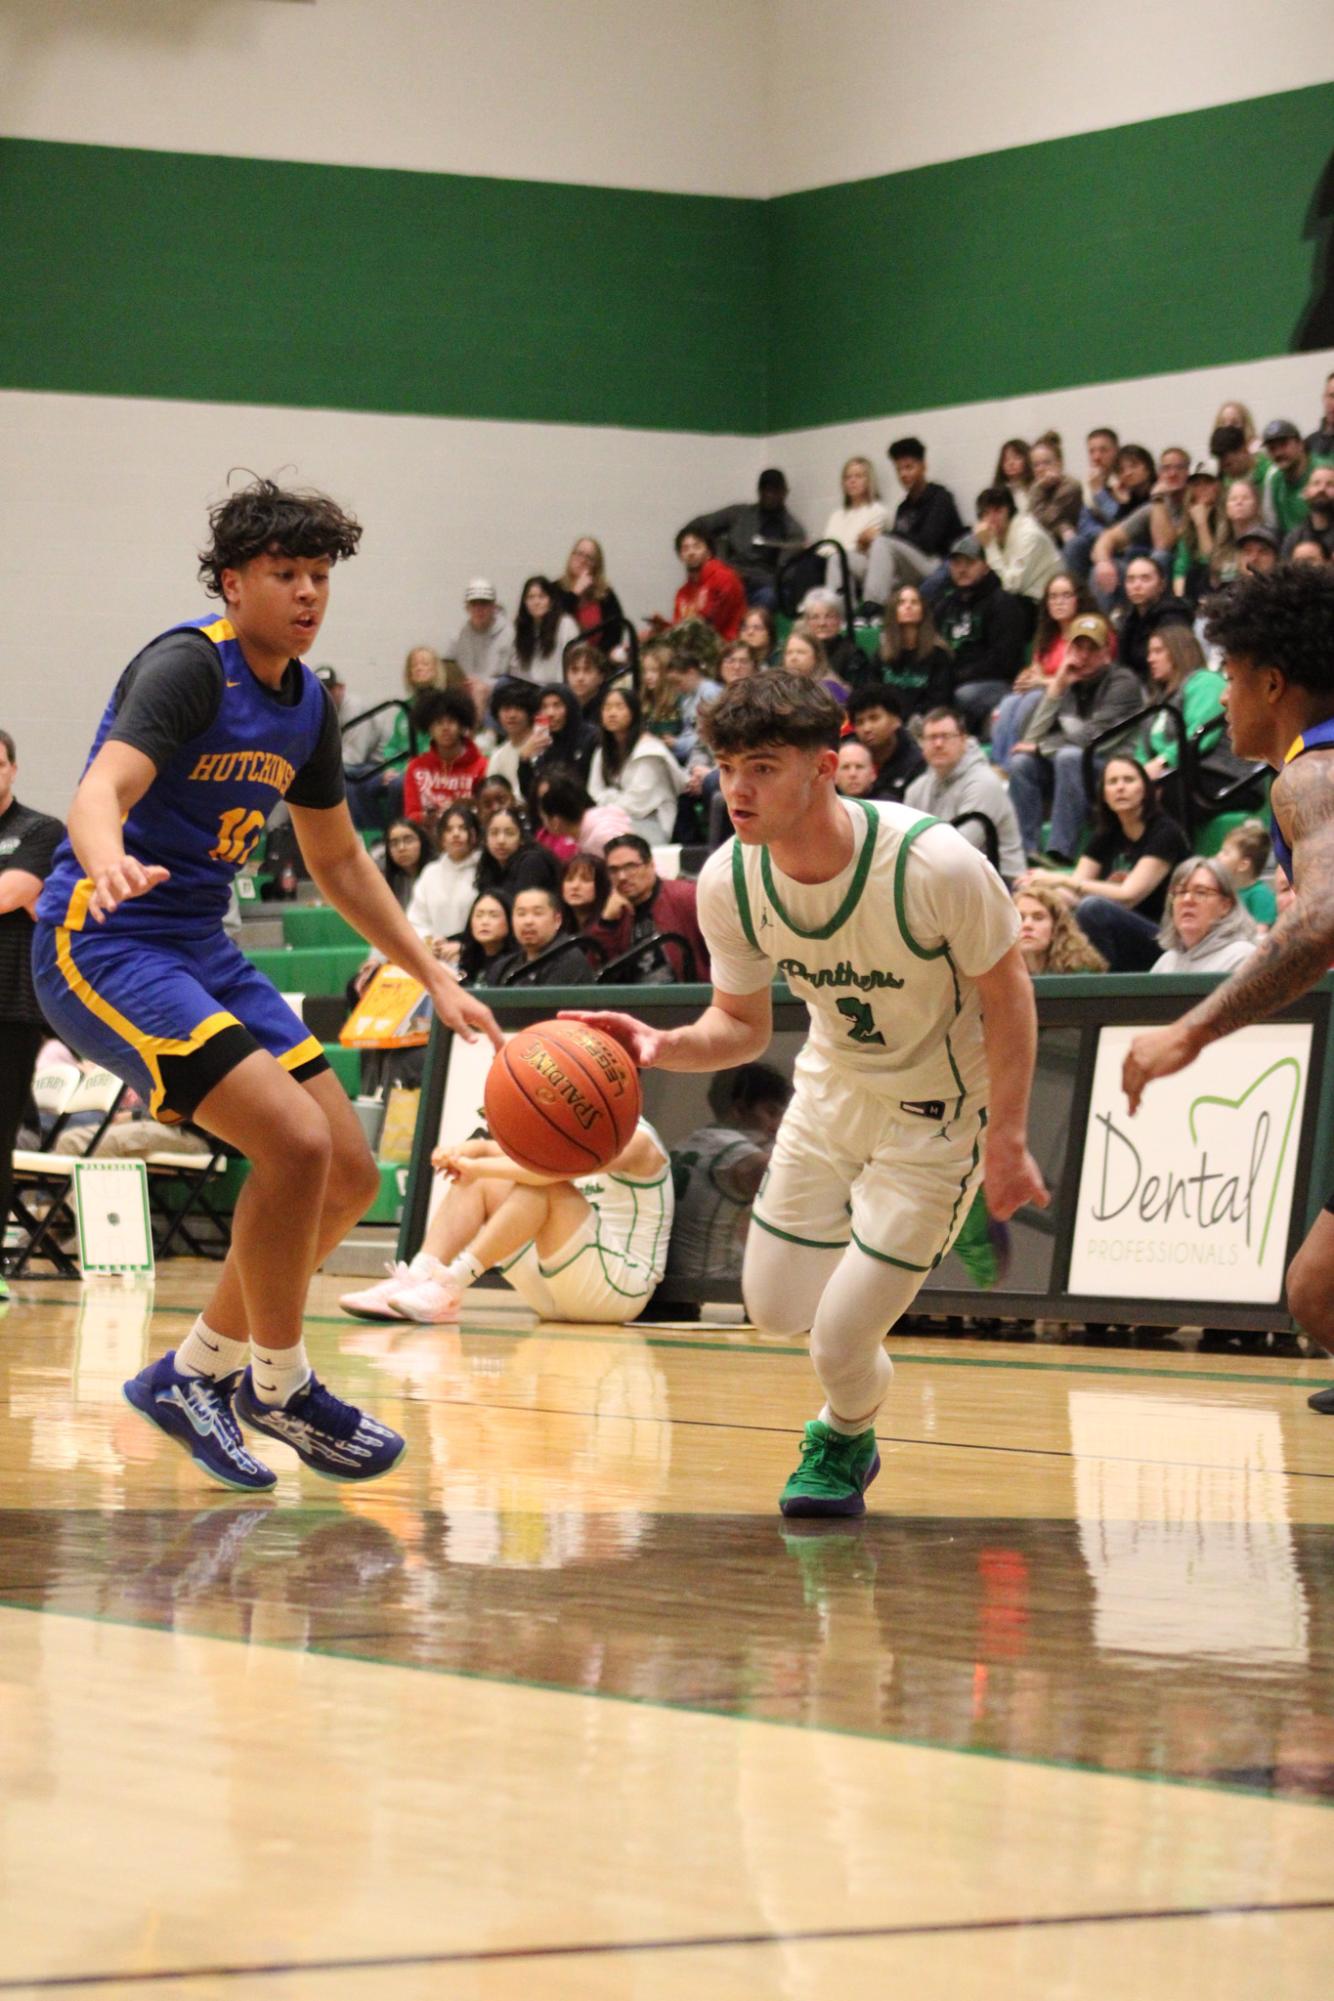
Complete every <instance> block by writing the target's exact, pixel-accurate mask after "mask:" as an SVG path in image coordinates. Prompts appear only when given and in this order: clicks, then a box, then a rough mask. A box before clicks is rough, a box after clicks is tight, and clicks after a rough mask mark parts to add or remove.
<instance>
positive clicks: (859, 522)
mask: <svg viewBox="0 0 1334 2001" xmlns="http://www.w3.org/2000/svg"><path fill="white" fill-rule="evenodd" d="M841 485H842V489H843V504H842V506H841V507H836V508H835V509H834V511H833V513H832V514H831V515H830V517H829V519H828V520H827V521H826V522H825V525H824V537H823V539H824V540H825V541H826V542H837V543H839V544H840V545H841V546H842V548H843V550H844V552H845V554H846V555H847V559H848V568H849V570H850V571H851V573H852V585H853V596H854V598H860V597H861V596H862V595H863V594H864V593H863V591H862V585H863V584H864V583H865V581H866V566H867V563H868V561H869V560H870V554H869V552H870V550H871V548H872V546H873V545H874V542H875V539H876V536H877V535H880V534H882V533H883V531H884V529H885V526H886V523H887V522H888V519H889V517H888V515H887V514H886V512H885V508H884V504H883V502H882V501H881V498H880V489H879V487H878V485H877V484H876V477H875V470H874V468H873V466H872V464H871V461H870V460H869V459H862V458H853V459H849V460H848V462H847V464H846V465H845V466H844V468H843V472H842V476H841ZM825 582H826V583H827V584H828V586H829V588H830V590H831V591H837V590H840V589H841V587H842V583H843V571H842V567H841V565H840V564H839V561H838V558H837V557H836V556H831V557H830V558H829V561H828V564H827V566H826V571H825Z"/></svg>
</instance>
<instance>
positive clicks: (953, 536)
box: [866, 437, 964, 611]
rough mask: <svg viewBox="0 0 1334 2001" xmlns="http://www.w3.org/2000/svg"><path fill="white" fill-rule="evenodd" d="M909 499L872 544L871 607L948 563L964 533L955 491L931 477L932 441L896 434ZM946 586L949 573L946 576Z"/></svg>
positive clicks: (892, 451) (898, 468)
mask: <svg viewBox="0 0 1334 2001" xmlns="http://www.w3.org/2000/svg"><path fill="white" fill-rule="evenodd" d="M889 456H890V458H891V459H892V460H893V462H894V472H895V476H896V478H897V479H898V482H899V484H900V486H901V487H902V488H903V498H902V500H901V501H900V502H899V505H898V509H897V511H896V513H895V515H894V520H893V524H892V526H891V527H890V529H889V531H888V533H886V534H885V535H882V536H880V537H878V538H877V540H876V541H874V542H873V543H872V544H871V550H870V555H869V557H868V560H867V570H866V608H867V609H868V610H874V611H879V610H880V609H881V608H882V606H884V605H886V604H888V602H889V598H890V594H891V592H892V591H893V590H894V587H895V585H896V584H920V583H922V582H924V580H925V579H926V578H928V577H932V576H935V575H936V574H937V573H938V572H939V571H940V570H941V568H942V565H943V564H944V562H945V558H946V557H947V555H948V554H949V551H950V549H951V548H952V547H953V545H954V543H955V542H957V541H958V539H959V537H960V535H962V534H963V533H964V525H963V522H962V521H961V520H960V518H959V510H958V508H957V507H956V506H955V504H954V495H953V494H952V493H951V492H950V490H949V488H948V487H945V486H937V485H936V484H935V482H934V481H932V480H929V479H928V478H927V476H926V446H925V445H924V444H923V443H922V441H921V439H920V438H913V437H909V438H895V440H894V442H893V443H892V444H891V446H890V447H889ZM940 583H941V585H942V586H943V583H944V578H943V576H942V577H940Z"/></svg>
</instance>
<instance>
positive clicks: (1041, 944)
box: [1014, 876, 1107, 979]
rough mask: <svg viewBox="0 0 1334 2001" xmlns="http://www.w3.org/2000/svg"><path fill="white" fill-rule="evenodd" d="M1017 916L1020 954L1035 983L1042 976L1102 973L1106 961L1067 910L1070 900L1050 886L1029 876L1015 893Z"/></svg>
mask: <svg viewBox="0 0 1334 2001" xmlns="http://www.w3.org/2000/svg"><path fill="white" fill-rule="evenodd" d="M1014 907H1015V909H1016V911H1017V912H1018V914H1019V950H1020V952H1021V954H1022V955H1023V961H1024V964H1025V965H1026V966H1027V967H1028V970H1029V972H1030V973H1031V974H1032V975H1033V977H1034V978H1035V979H1036V978H1037V977H1038V976H1039V975H1040V974H1042V973H1105V972H1106V971H1107V961H1106V960H1105V959H1104V958H1103V956H1102V953H1101V952H1100V951H1099V950H1098V949H1097V947H1096V945H1092V944H1090V943H1089V940H1088V939H1087V938H1086V937H1085V935H1084V933H1083V932H1082V931H1081V930H1080V928H1079V921H1078V919H1077V918H1076V916H1075V913H1074V911H1073V910H1072V909H1071V907H1070V898H1069V897H1068V896H1067V895H1065V894H1064V893H1063V892H1062V891H1061V890H1059V889H1056V888H1055V887H1054V886H1053V885H1052V884H1051V883H1049V882H1036V881H1034V879H1033V878H1032V877H1031V876H1030V877H1028V879H1027V881H1026V883H1025V886H1024V887H1023V888H1022V889H1016V890H1015V892H1014Z"/></svg>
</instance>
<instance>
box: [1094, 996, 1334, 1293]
mask: <svg viewBox="0 0 1334 2001" xmlns="http://www.w3.org/2000/svg"><path fill="white" fill-rule="evenodd" d="M1139 1033H1140V1030H1139V1029H1137V1028H1104V1029H1103V1030H1102V1031H1101V1033H1100V1035H1099V1037H1098V1057H1097V1063H1096V1065H1095V1068H1094V1073H1093V1098H1092V1102H1091V1104H1090V1106H1089V1122H1088V1128H1087V1131H1086V1133H1085V1136H1084V1158H1083V1168H1082V1172H1081V1175H1080V1183H1079V1203H1078V1207H1077V1209H1076V1212H1075V1231H1074V1245H1073V1252H1072V1257H1071V1262H1070V1279H1069V1290H1070V1291H1071V1292H1072V1293H1076V1294H1079V1293H1083V1294H1089V1295H1093V1296H1096V1297H1110V1298H1115V1299H1173V1300H1176V1299H1180V1300H1195V1299H1199V1300H1221V1301H1225V1302H1227V1303H1228V1304H1230V1305H1234V1306H1239V1305H1263V1306H1271V1305H1275V1304H1277V1302H1278V1300H1279V1299H1280V1298H1281V1296H1282V1290H1283V1270H1284V1264H1285V1261H1286V1254H1287V1247H1288V1227H1289V1223H1290V1220H1291V1216H1292V1201H1293V1189H1294V1182H1295V1178H1296V1168H1297V1142H1298V1138H1299V1136H1300V1133H1301V1118H1302V1106H1303V1103H1304V1101H1305V1097H1306V1085H1307V1077H1308V1072H1309V1067H1310V1060H1311V1027H1310V1024H1309V1023H1301V1024H1298V1023H1291V1024H1290V1023H1282V1024H1276V1025H1274V1026H1263V1027H1258V1028H1245V1029H1241V1030H1239V1031H1238V1033H1237V1034H1235V1035H1229V1036H1227V1037H1226V1038H1225V1039H1224V1040H1223V1041H1221V1042H1215V1043H1212V1044H1211V1045H1210V1046H1209V1048H1207V1049H1206V1050H1204V1051H1203V1053H1202V1054H1201V1055H1200V1056H1198V1057H1197V1058H1196V1059H1195V1061H1194V1063H1192V1064H1191V1065H1190V1066H1189V1068H1188V1069H1185V1070H1181V1071H1178V1073H1177V1074H1176V1076H1175V1077H1160V1078H1159V1079H1158V1080H1157V1081H1156V1082H1155V1083H1152V1084H1150V1086H1149V1088H1148V1090H1147V1091H1146V1092H1145V1094H1144V1096H1143V1098H1142V1099H1141V1101H1140V1107H1139V1110H1138V1112H1137V1113H1136V1114H1135V1116H1134V1118H1133V1119H1132V1118H1131V1117H1130V1116H1129V1115H1128V1113H1127V1111H1126V1098H1125V1093H1124V1091H1123V1090H1122V1089H1121V1066H1122V1064H1123V1062H1124V1061H1125V1055H1126V1051H1127V1049H1128V1048H1129V1047H1130V1044H1131V1042H1132V1041H1133V1040H1134V1038H1135V1036H1136V1035H1138V1034H1139Z"/></svg>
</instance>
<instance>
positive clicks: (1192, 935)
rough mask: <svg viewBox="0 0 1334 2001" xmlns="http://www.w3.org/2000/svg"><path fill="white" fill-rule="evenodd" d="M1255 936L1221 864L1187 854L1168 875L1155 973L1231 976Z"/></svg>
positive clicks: (1250, 949)
mask: <svg viewBox="0 0 1334 2001" xmlns="http://www.w3.org/2000/svg"><path fill="white" fill-rule="evenodd" d="M1258 938H1259V934H1258V932H1257V931H1256V928H1255V920H1254V918H1253V917H1252V916H1251V915H1250V912H1249V911H1248V910H1247V909H1246V907H1245V905H1244V904H1243V903H1242V902H1241V901H1240V899H1239V898H1238V896H1237V890H1236V885H1235V884H1234V882H1233V880H1232V878H1231V876H1230V875H1229V874H1228V872H1227V870H1226V869H1225V868H1224V867H1223V865H1222V864H1221V862H1218V861H1210V860H1208V859H1207V858H1206V857H1205V856H1204V855H1189V856H1187V858H1186V860H1185V861H1184V862H1178V864H1177V866H1176V868H1175V869H1174V870H1173V872H1172V881H1171V885H1170V887H1169V889H1168V892H1167V910H1166V913H1165V914H1164V917H1163V921H1162V923H1161V924H1160V925H1159V927H1158V943H1159V944H1160V945H1161V946H1162V948H1163V952H1162V957H1161V958H1160V959H1155V960H1154V962H1153V965H1152V967H1151V968H1150V971H1151V972H1155V973H1232V972H1235V971H1236V969H1237V967H1238V966H1242V965H1245V963H1246V961H1247V959H1249V958H1250V956H1251V953H1252V952H1253V951H1254V950H1255V947H1256V944H1257V942H1258Z"/></svg>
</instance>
